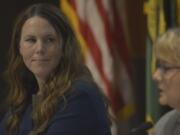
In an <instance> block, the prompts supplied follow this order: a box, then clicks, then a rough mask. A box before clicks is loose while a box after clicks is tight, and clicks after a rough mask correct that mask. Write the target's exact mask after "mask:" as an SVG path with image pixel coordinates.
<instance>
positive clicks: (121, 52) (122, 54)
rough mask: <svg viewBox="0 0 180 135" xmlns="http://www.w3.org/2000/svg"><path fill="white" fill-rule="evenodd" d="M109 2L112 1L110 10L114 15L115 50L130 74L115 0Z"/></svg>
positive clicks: (126, 49)
mask: <svg viewBox="0 0 180 135" xmlns="http://www.w3.org/2000/svg"><path fill="white" fill-rule="evenodd" d="M111 2H112V9H113V10H112V11H113V16H114V26H115V27H114V35H113V37H114V39H115V41H116V43H115V45H116V50H118V51H119V55H120V57H121V58H122V60H123V61H122V62H123V63H124V65H125V67H126V69H127V72H128V74H129V75H131V69H130V65H129V51H128V47H127V43H126V41H125V36H124V30H123V27H122V21H121V18H120V16H119V13H118V11H117V7H116V2H115V0H111Z"/></svg>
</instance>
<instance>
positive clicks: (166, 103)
mask: <svg viewBox="0 0 180 135" xmlns="http://www.w3.org/2000/svg"><path fill="white" fill-rule="evenodd" d="M159 103H160V104H161V105H168V102H167V99H166V98H165V97H160V98H159Z"/></svg>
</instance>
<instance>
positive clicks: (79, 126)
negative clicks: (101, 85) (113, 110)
mask: <svg viewBox="0 0 180 135" xmlns="http://www.w3.org/2000/svg"><path fill="white" fill-rule="evenodd" d="M98 91H99V89H98V87H97V86H96V85H94V84H91V83H88V82H86V81H77V82H75V83H74V84H73V85H72V87H71V89H70V90H69V91H68V92H67V93H66V94H65V98H64V102H61V103H60V104H59V108H58V110H57V113H56V114H55V116H54V118H53V120H52V123H51V124H52V125H53V123H54V125H56V124H55V123H58V124H57V125H58V126H59V125H62V126H63V127H62V129H64V128H67V127H68V128H69V129H71V130H72V132H73V134H75V135H76V134H78V135H82V134H86V135H90V134H94V135H101V134H108V135H109V134H110V128H109V123H108V118H107V115H106V113H107V110H106V108H105V104H104V102H103V100H102V99H101V96H99V94H98V93H99V92H98Z"/></svg>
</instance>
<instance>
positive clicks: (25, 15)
mask: <svg viewBox="0 0 180 135" xmlns="http://www.w3.org/2000/svg"><path fill="white" fill-rule="evenodd" d="M34 16H39V17H42V18H44V19H46V20H47V21H48V22H49V23H50V24H51V25H52V26H53V28H54V29H55V30H56V32H57V34H58V35H59V37H60V38H61V39H63V43H62V57H61V59H60V61H59V65H58V66H57V68H56V69H55V72H53V74H51V75H50V76H49V78H48V80H47V82H46V84H45V85H44V86H43V88H44V89H45V90H43V92H45V93H43V96H42V97H41V98H40V101H39V102H38V103H36V106H35V107H34V109H33V111H32V119H33V124H34V127H33V129H32V131H31V132H30V135H41V134H43V133H44V132H45V131H46V129H47V127H48V122H49V121H50V119H51V118H52V116H53V114H54V113H55V112H56V108H57V104H58V102H59V99H60V98H62V99H64V93H65V92H66V91H67V90H69V89H70V87H71V86H72V84H73V82H74V81H75V80H78V79H83V80H86V81H89V82H93V79H92V76H91V74H90V72H89V70H88V69H87V67H86V66H85V65H83V64H82V63H83V59H82V55H81V51H80V48H79V44H78V42H77V39H76V37H75V35H74V32H73V30H72V28H71V27H70V25H69V23H68V21H67V19H66V18H65V16H64V15H63V13H62V12H61V11H60V10H59V9H58V8H57V7H55V6H52V5H49V4H44V3H41V4H34V5H31V6H30V7H28V8H27V9H26V10H25V11H23V12H22V13H21V14H20V15H19V16H18V18H17V21H16V23H15V26H14V29H13V34H12V40H11V46H10V49H9V64H8V67H7V71H6V77H7V80H8V83H9V86H10V88H9V95H8V97H7V101H8V104H9V108H10V109H9V112H10V113H9V114H10V115H9V117H8V119H7V122H6V134H7V135H15V134H16V133H17V132H18V129H19V124H20V121H21V119H22V115H23V113H24V111H25V110H26V109H27V106H28V104H29V103H30V102H32V101H31V100H32V95H33V93H36V90H37V89H38V85H37V82H36V79H35V77H34V75H33V74H32V73H31V72H30V71H29V70H28V69H27V68H26V66H25V64H24V62H23V59H22V57H21V55H20V53H19V42H20V37H21V30H22V27H23V25H24V23H25V22H26V21H27V20H28V19H29V18H31V17H34Z"/></svg>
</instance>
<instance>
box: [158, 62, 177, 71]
mask: <svg viewBox="0 0 180 135" xmlns="http://www.w3.org/2000/svg"><path fill="white" fill-rule="evenodd" d="M156 65H157V68H159V69H161V70H162V72H163V73H166V72H168V71H170V70H174V69H176V70H177V69H178V70H179V69H180V67H178V66H170V65H164V64H161V63H159V62H157V64H156Z"/></svg>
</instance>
